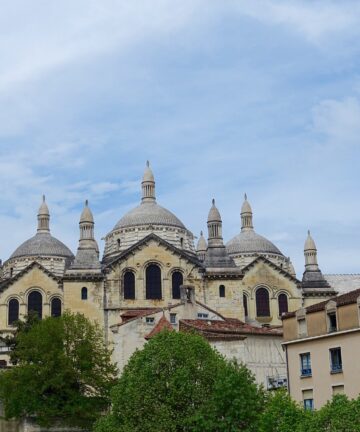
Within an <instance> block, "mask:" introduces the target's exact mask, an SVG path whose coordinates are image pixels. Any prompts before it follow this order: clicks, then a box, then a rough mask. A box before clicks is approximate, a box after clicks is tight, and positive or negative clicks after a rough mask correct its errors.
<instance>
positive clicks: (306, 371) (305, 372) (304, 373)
mask: <svg viewBox="0 0 360 432" xmlns="http://www.w3.org/2000/svg"><path fill="white" fill-rule="evenodd" d="M301 376H311V368H302V369H301Z"/></svg>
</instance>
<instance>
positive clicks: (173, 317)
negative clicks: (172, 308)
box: [170, 313, 176, 324]
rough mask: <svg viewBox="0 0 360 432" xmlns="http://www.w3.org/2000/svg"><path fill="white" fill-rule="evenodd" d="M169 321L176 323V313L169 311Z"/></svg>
mask: <svg viewBox="0 0 360 432" xmlns="http://www.w3.org/2000/svg"><path fill="white" fill-rule="evenodd" d="M170 323H171V324H176V313H171V314H170Z"/></svg>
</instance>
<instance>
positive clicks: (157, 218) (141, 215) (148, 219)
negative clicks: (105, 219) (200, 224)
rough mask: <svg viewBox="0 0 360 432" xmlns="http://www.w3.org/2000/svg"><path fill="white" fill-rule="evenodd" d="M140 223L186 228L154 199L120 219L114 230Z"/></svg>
mask: <svg viewBox="0 0 360 432" xmlns="http://www.w3.org/2000/svg"><path fill="white" fill-rule="evenodd" d="M139 225H165V226H174V227H178V228H181V229H186V228H185V226H184V224H183V223H182V222H181V221H180V220H179V219H178V218H177V217H176V216H175V215H174V214H173V213H171V212H170V211H169V210H167V209H165V208H164V207H161V206H160V205H159V204H157V203H156V202H155V201H153V202H143V203H142V204H140V205H138V206H137V207H135V208H134V209H132V210H130V211H129V212H128V213H126V214H125V215H124V216H123V217H122V218H121V219H120V220H119V222H118V223H117V224H116V225H115V227H114V230H115V229H119V228H126V227H132V226H139Z"/></svg>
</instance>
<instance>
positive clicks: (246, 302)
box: [243, 294, 249, 317]
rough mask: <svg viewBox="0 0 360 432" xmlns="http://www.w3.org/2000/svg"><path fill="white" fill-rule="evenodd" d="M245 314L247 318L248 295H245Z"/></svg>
mask: <svg viewBox="0 0 360 432" xmlns="http://www.w3.org/2000/svg"><path fill="white" fill-rule="evenodd" d="M243 304H244V314H245V317H247V316H249V312H248V298H247V295H246V294H243Z"/></svg>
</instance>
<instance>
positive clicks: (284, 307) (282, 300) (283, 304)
mask: <svg viewBox="0 0 360 432" xmlns="http://www.w3.org/2000/svg"><path fill="white" fill-rule="evenodd" d="M278 303H279V316H281V315H282V314H283V313H286V312H288V311H289V309H288V298H287V295H286V294H280V295H279V297H278Z"/></svg>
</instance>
